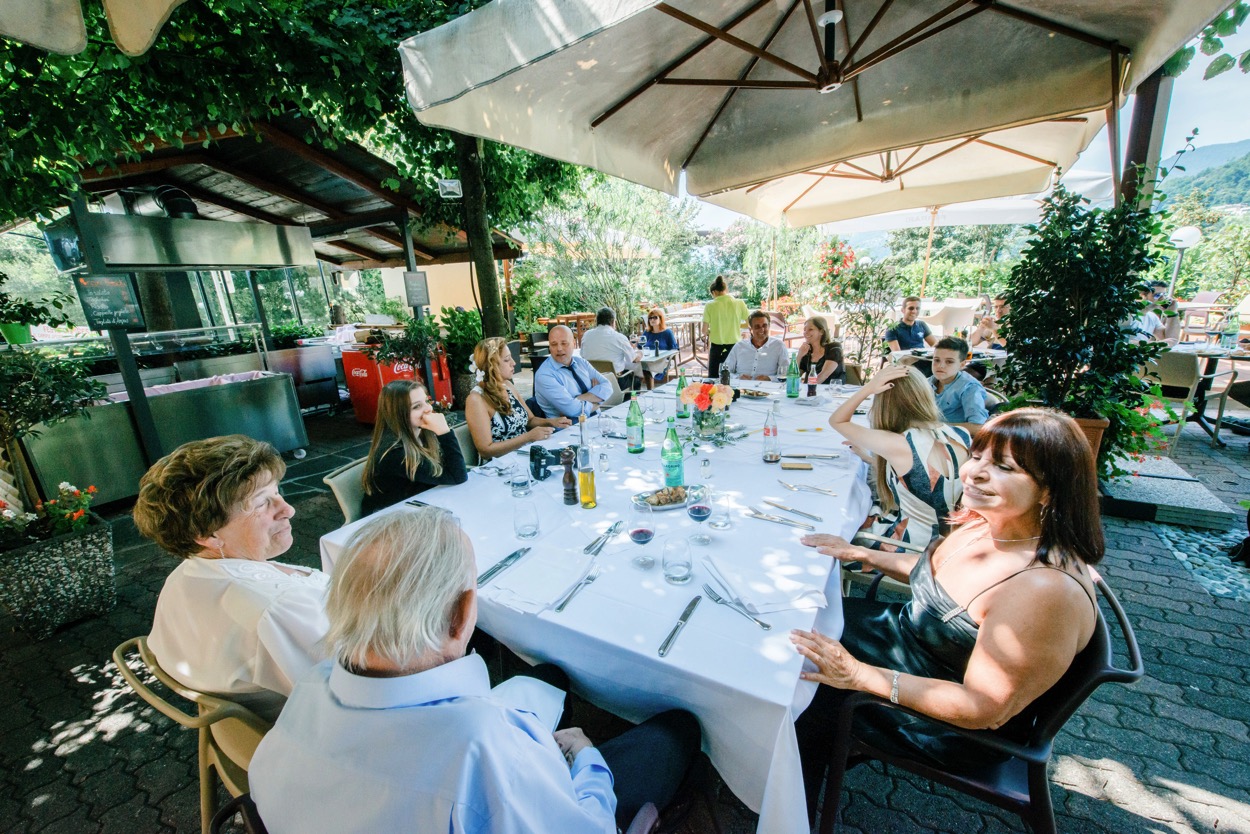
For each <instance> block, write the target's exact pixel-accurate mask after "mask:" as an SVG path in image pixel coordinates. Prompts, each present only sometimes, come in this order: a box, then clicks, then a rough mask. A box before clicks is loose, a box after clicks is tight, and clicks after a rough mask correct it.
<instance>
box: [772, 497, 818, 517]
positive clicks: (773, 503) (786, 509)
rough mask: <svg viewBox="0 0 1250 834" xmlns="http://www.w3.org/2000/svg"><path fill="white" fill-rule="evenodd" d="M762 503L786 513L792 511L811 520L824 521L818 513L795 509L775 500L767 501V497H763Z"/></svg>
mask: <svg viewBox="0 0 1250 834" xmlns="http://www.w3.org/2000/svg"><path fill="white" fill-rule="evenodd" d="M764 503H765V504H767V505H768V506H770V507H776V508H777V509H779V510H785V511H786V512H788V513H794V514H795V515H801V516H803V517H804V518H810V519H811V520H812V521H824V519H823V518H821V517H820V516H818V515H812V514H811V513H805V512H803V511H802V510H796V509H795V508H794V507H787V506H786V505H785V504H778V503H777V502H776V501H769V500H768V499H767V498H765V499H764Z"/></svg>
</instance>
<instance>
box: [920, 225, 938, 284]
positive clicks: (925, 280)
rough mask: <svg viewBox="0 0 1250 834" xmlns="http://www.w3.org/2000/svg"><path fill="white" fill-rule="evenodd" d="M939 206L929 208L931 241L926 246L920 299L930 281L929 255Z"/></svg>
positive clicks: (931, 250) (931, 252)
mask: <svg viewBox="0 0 1250 834" xmlns="http://www.w3.org/2000/svg"><path fill="white" fill-rule="evenodd" d="M937 213H938V207H937V206H934V207H933V208H931V209H929V243H928V245H927V246H925V248H924V277H922V278H921V279H920V300H921V301H923V300H924V288H925V286H926V285H927V284H928V283H929V256H930V255H932V254H933V227H934V226H936V225H937Z"/></svg>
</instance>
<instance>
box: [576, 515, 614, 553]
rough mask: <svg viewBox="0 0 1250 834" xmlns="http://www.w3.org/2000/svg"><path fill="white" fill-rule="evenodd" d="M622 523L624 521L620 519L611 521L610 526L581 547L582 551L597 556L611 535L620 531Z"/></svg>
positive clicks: (610, 538)
mask: <svg viewBox="0 0 1250 834" xmlns="http://www.w3.org/2000/svg"><path fill="white" fill-rule="evenodd" d="M623 523H624V522H621V521H614V522H612V526H611V527H609V528H608V529H607V530H605V531H604V532H603V534H602V535H600V536H599V538H597V539H595V540H594V541H593V542H591V543H590V544H588V545H586V546H585V547H584V548H582V553H586V554H589V555H591V556H598V555H599V551H600V550H603V548H604V545H606V544H607V543H608V542H609V541H611V540H612V537H613V536H615V535H616V534H617V533H619V532H620V531H621V525H622V524H623Z"/></svg>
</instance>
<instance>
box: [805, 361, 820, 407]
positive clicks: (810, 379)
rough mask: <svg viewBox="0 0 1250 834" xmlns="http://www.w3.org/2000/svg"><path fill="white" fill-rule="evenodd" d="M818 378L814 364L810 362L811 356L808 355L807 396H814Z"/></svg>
mask: <svg viewBox="0 0 1250 834" xmlns="http://www.w3.org/2000/svg"><path fill="white" fill-rule="evenodd" d="M818 379H820V376H819V375H818V374H817V373H816V363H815V362H812V361H811V355H810V354H809V355H808V366H807V396H809V397H814V396H816V381H817V380H818Z"/></svg>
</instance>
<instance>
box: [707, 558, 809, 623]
mask: <svg viewBox="0 0 1250 834" xmlns="http://www.w3.org/2000/svg"><path fill="white" fill-rule="evenodd" d="M703 567H705V568H707V571H708V573H709V574H711V575H712V578H713V579H715V580H716V581H717V582H719V583H720V584H721V586H722V587H724V588H725V589H726V590H728V591H729V593H730V595H731V596H732V597H734V598H735V599H737V600H738V601H739V602H741V603H742V606H743V607H744V608H746V609H747V610H748V611H750V612H751V613H753V614H771V613H772V612H774V611H789V610H791V609H795V608H798V609H805V610H811V609H815V608H824V607H825V606H826V605H828V604H829V601H828V600H827V599H825V592H824V591H822V590H821V589H820V588H817V587H816V586H815V585H808V584H806V583H803V582H799V581H797V580H794V579H790V578H789V577H786V576H783V575H781V574H779V573H778V572H777V569H773V570H769V571H766V572H755V571H750V572H748V571H743V570H739V569H738V568H734V567H730V566H729V565H726V564H725V563H724V562H723V561H722V562H720V563H718V562H716V561H715V560H713V559H712V557H711V556H704V557H703Z"/></svg>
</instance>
